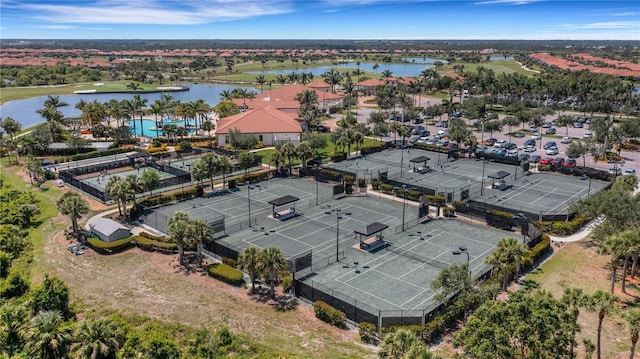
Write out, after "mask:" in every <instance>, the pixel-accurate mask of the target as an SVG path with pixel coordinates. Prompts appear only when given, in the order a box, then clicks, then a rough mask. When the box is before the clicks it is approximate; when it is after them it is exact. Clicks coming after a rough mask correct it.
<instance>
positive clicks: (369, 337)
mask: <svg viewBox="0 0 640 359" xmlns="http://www.w3.org/2000/svg"><path fill="white" fill-rule="evenodd" d="M358 333H359V334H360V340H362V342H363V343H366V344H372V345H378V343H379V342H380V339H379V338H378V332H377V331H376V326H375V325H374V324H371V323H367V322H360V324H358Z"/></svg>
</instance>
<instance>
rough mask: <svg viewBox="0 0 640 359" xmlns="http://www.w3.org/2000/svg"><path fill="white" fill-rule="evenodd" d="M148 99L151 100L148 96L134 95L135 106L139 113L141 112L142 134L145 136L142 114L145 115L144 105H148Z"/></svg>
mask: <svg viewBox="0 0 640 359" xmlns="http://www.w3.org/2000/svg"><path fill="white" fill-rule="evenodd" d="M148 101H149V100H147V99H146V98H142V97H140V95H133V102H132V104H133V107H134V109H135V110H136V111H137V112H138V114H140V136H144V127H143V122H142V121H143V119H142V115H144V107H145V106H146V105H147V102H148ZM133 122H135V121H133Z"/></svg>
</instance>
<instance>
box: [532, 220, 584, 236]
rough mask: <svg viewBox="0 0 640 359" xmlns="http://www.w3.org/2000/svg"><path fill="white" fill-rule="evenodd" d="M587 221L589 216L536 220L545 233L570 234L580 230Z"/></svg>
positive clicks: (537, 225)
mask: <svg viewBox="0 0 640 359" xmlns="http://www.w3.org/2000/svg"><path fill="white" fill-rule="evenodd" d="M587 222H589V219H588V218H587V217H583V216H576V217H575V218H574V219H572V220H570V221H552V222H535V225H536V227H538V228H539V229H540V230H541V231H543V232H545V233H552V234H555V235H559V236H568V235H571V234H574V233H576V232H578V231H579V230H580V228H582V227H583V226H584V225H585V224H586V223H587Z"/></svg>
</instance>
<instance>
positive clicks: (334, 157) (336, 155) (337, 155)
mask: <svg viewBox="0 0 640 359" xmlns="http://www.w3.org/2000/svg"><path fill="white" fill-rule="evenodd" d="M329 159H331V162H340V161H344V160H346V159H347V154H346V153H343V152H333V153H331V154H330V155H329Z"/></svg>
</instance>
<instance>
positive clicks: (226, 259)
mask: <svg viewBox="0 0 640 359" xmlns="http://www.w3.org/2000/svg"><path fill="white" fill-rule="evenodd" d="M222 263H224V264H226V265H228V266H229V267H231V268H238V261H236V260H235V259H233V258H229V257H222Z"/></svg>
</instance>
